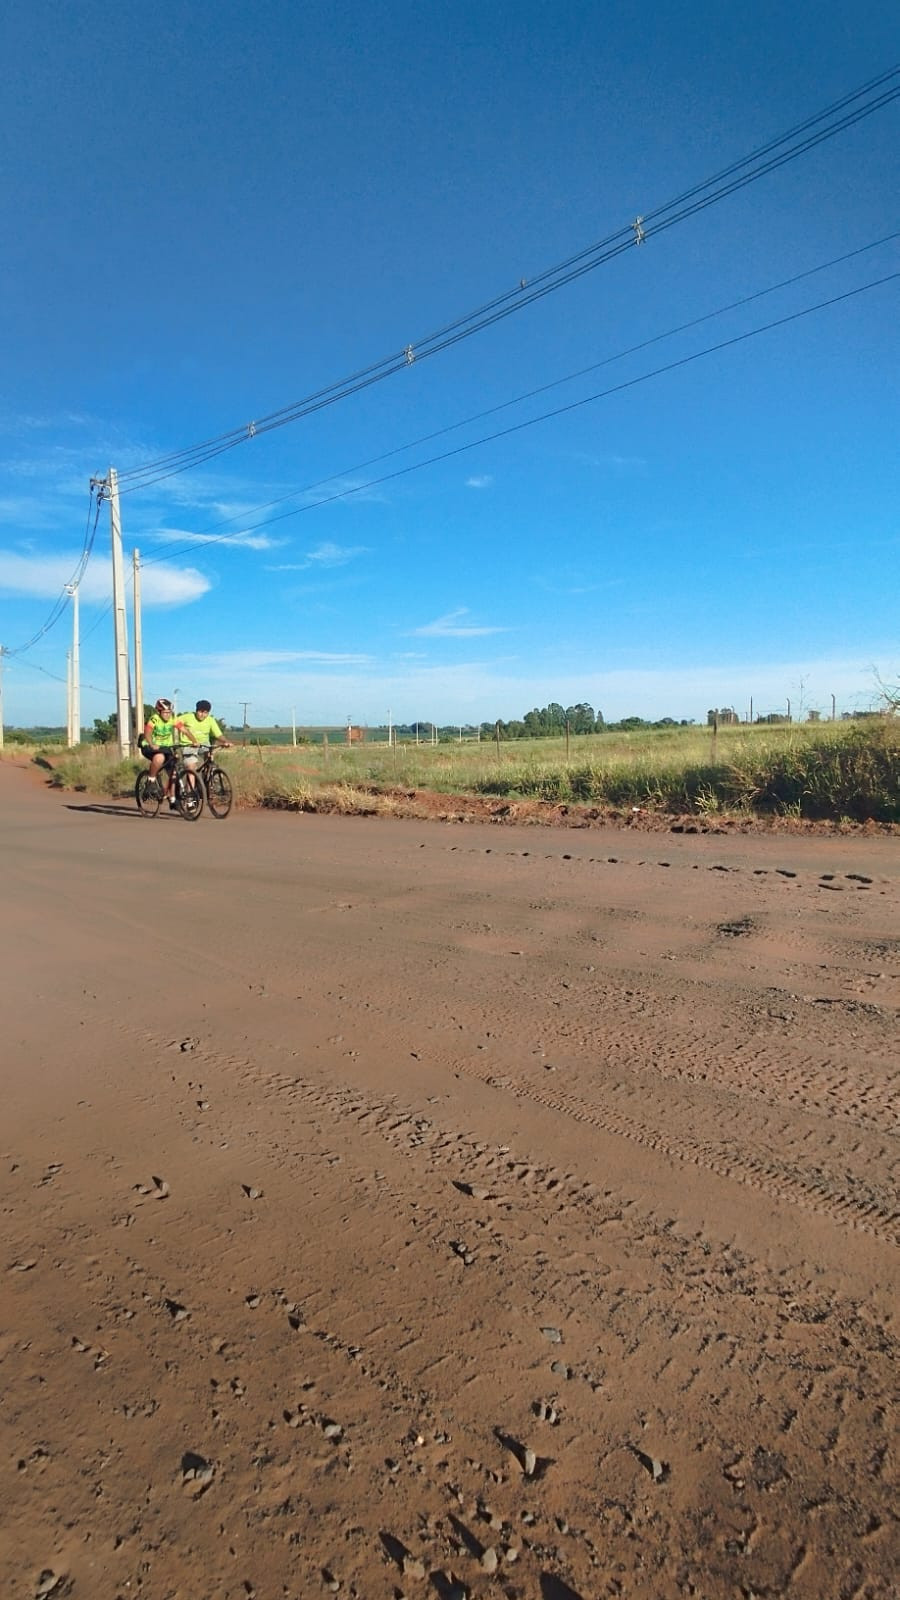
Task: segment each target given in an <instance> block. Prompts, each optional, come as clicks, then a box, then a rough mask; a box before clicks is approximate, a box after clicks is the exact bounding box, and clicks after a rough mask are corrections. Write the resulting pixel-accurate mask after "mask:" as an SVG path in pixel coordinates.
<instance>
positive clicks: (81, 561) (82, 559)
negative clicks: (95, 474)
mask: <svg viewBox="0 0 900 1600" xmlns="http://www.w3.org/2000/svg"><path fill="white" fill-rule="evenodd" d="M93 498H94V489H93V485H92V486H91V489H90V493H89V496H88V515H87V524H86V526H85V530H84V539H83V542H82V547H81V555H80V556H79V558H78V564H77V566H76V568H75V571H74V572H73V573H72V576H71V578H70V579H69V580H68V582H67V583H64V584H63V587H62V589H61V590H60V593H59V595H58V596H57V598H56V600H55V601H54V602H53V606H52V609H51V611H50V614H49V616H48V617H47V620H46V621H45V622H43V623H42V624H41V626H40V627H39V628H38V630H37V632H36V633H34V634H32V636H31V638H30V639H28V640H27V641H26V643H25V644H20V645H17V646H16V647H15V648H14V649H12V650H4V652H3V654H4V655H8V656H20V655H24V653H25V651H26V650H30V649H31V648H32V646H33V645H36V644H37V642H38V640H39V639H43V637H44V635H45V634H46V633H49V632H50V629H51V628H53V627H55V626H56V624H57V622H58V621H59V619H60V617H61V616H62V614H63V612H64V611H65V609H66V606H67V605H68V604H69V601H70V600H71V598H72V590H73V589H77V587H78V585H79V584H80V582H81V580H82V578H83V577H84V574H85V572H86V571H87V564H88V562H89V561H90V559H91V552H92V550H93V548H94V539H95V537H96V534H97V523H98V521H99V518H100V504H101V500H100V496H99V495H98V496H97V507H96V511H95V514H94V525H93V527H91V506H92V504H93Z"/></svg>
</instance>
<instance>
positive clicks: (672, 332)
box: [144, 229, 900, 565]
mask: <svg viewBox="0 0 900 1600" xmlns="http://www.w3.org/2000/svg"><path fill="white" fill-rule="evenodd" d="M897 238H900V229H898V230H896V231H895V232H893V233H889V234H885V235H884V236H883V237H882V238H881V239H873V240H871V241H870V242H869V243H868V244H864V245H860V246H859V247H858V248H857V249H855V250H849V251H847V252H846V253H845V254H844V255H840V256H834V257H833V258H832V259H831V260H830V261H823V262H820V263H819V264H818V265H817V266H814V267H808V268H806V269H805V270H804V271H802V272H798V273H795V274H794V275H793V276H792V277H789V278H782V279H781V280H780V281H779V282H778V283H774V284H770V285H769V286H768V287H767V288H765V289H757V290H755V291H754V293H752V294H749V295H743V296H741V298H740V299H738V300H732V301H730V302H729V304H728V305H725V306H719V307H717V309H716V310H714V311H707V312H705V313H704V314H703V315H702V316H699V317H692V318H691V319H690V320H689V321H687V322H682V323H679V324H678V325H677V326H676V327H674V328H669V329H667V330H666V331H665V332H664V333H657V334H654V335H653V336H652V337H651V338H649V339H643V340H641V341H640V342H639V343H638V344H634V345H630V346H629V347H628V348H627V349H625V350H621V351H618V352H617V353H616V354H615V355H610V356H604V357H603V358H602V360H600V361H595V362H592V363H591V364H590V365H589V366H586V367H581V368H580V369H579V370H578V371H577V372H572V373H569V374H567V376H565V377H563V378H555V379H553V380H552V382H550V383H545V384H541V385H539V386H538V387H537V388H535V389H530V390H528V391H527V392H526V393H524V394H520V395H516V396H515V397H514V398H513V399H511V400H504V401H501V402H500V403H499V404H498V405H495V406H489V407H488V408H487V409H486V410H483V411H478V412H476V413H474V415H472V416H470V417H465V418H463V419H462V420H461V421H458V422H451V423H449V424H448V425H447V426H446V427H443V428H437V429H435V430H434V431H433V432H432V433H427V434H423V435H422V436H421V437H420V438H418V439H414V440H411V441H409V442H408V443H407V444H402V445H397V446H395V447H394V448H393V449H391V450H386V451H383V452H382V453H381V454H380V455H377V456H371V457H369V459H368V460H367V461H362V462H357V463H356V465H355V466H352V467H346V468H344V469H343V470H342V471H339V472H334V473H329V475H328V477H326V478H321V479H319V480H318V481H317V482H315V483H310V484H306V485H305V486H304V487H303V488H301V489H295V490H293V491H292V492H291V494H289V495H283V496H280V497H279V498H278V499H276V500H270V501H263V502H262V504H261V505H259V506H255V507H252V508H251V509H250V511H249V512H246V511H245V512H244V513H242V517H241V520H242V521H243V520H244V519H245V518H246V517H247V516H248V515H252V514H253V512H254V511H264V510H267V509H269V507H271V506H275V505H281V504H283V503H284V501H285V500H290V499H294V498H295V497H296V496H297V495H299V494H310V493H312V491H313V490H314V489H318V488H321V487H322V486H323V485H324V484H326V483H331V482H333V481H335V479H341V478H343V477H346V476H348V475H349V474H350V473H353V472H360V471H362V470H363V469H364V468H366V467H369V466H375V465H376V464H377V463H378V462H381V461H386V460H389V459H390V458H391V457H392V456H396V455H400V454H402V453H403V452H404V451H406V450H414V449H417V448H418V447H419V446H420V445H423V444H428V443H430V442H431V440H433V439H437V438H441V437H443V436H444V435H446V434H448V433H453V432H455V431H456V430H457V429H459V428H464V427H468V426H470V425H471V424H472V423H474V422H480V421H482V420H483V419H484V418H485V417H489V416H495V415H496V414H497V413H498V412H500V411H505V410H508V409H509V408H510V407H511V406H515V405H521V404H522V403H523V402H524V401H526V400H531V399H534V398H535V397H536V396H537V395H540V394H546V393H547V392H548V391H549V390H550V389H555V388H559V387H560V386H561V385H562V384H565V383H572V382H574V381H575V380H576V379H577V378H582V377H585V376H586V375H587V374H588V373H590V372H596V371H597V370H598V369H599V368H602V367H605V366H610V365H612V364H613V363H614V362H616V361H621V360H624V359H625V358H626V357H627V356H630V355H634V354H636V353H637V352H638V351H640V350H646V349H648V348H650V347H651V346H652V345H655V344H660V343H662V342H663V341H664V340H666V339H671V338H673V337H675V336H676V335H677V334H679V333H684V332H686V331H687V330H689V329H691V328H695V327H698V326H700V325H701V324H702V323H705V322H709V321H711V320H712V319H713V318H715V317H720V316H724V315H725V314H726V313H727V312H729V311H734V310H737V309H739V308H740V307H742V306H745V305H749V304H751V303H752V302H753V301H756V300H760V299H762V298H763V297H764V296H766V295H770V294H775V293H776V292H777V291H778V290H780V289H785V288H789V287H791V286H792V285H793V284H796V283H799V282H801V281H802V280H803V279H805V278H810V277H813V276H815V275H816V274H817V273H820V272H825V271H827V270H828V269H829V268H831V267H835V266H839V265H841V264H843V263H844V262H846V261H850V260H853V259H854V258H855V257H856V256H859V255H863V254H865V253H866V252H867V251H869V250H874V249H876V248H878V247H879V246H880V245H883V244H889V243H891V242H892V241H893V240H895V239H897ZM831 303H832V302H831V301H826V302H823V304H831ZM812 309H816V308H815V307H814V308H812ZM798 314H801V315H803V314H805V313H798ZM714 348H718V347H714ZM661 370H662V369H661ZM665 370H667V369H665ZM604 392H608V393H614V392H615V390H610V391H604ZM555 414H556V413H553V412H550V413H547V415H551V416H552V415H555ZM535 420H540V419H535ZM500 437H502V434H496V435H490V436H489V438H500ZM475 442H476V443H479V442H484V441H475ZM466 448H470V447H469V446H466ZM442 459H444V458H443V457H442V456H436V457H430V458H429V461H437V460H442ZM428 464H429V463H428V462H422V463H417V466H418V465H422V466H425V465H428ZM391 476H393V474H392V475H391ZM385 481H387V480H386V479H384V478H377V479H374V480H370V481H369V482H367V483H365V484H361V485H359V486H358V488H356V487H354V488H351V489H347V490H343V491H341V492H340V493H339V494H336V495H332V496H329V497H327V498H326V499H323V500H317V501H314V502H312V503H311V504H310V505H307V506H298V507H295V508H294V510H293V511H289V512H285V513H283V514H282V515H280V516H277V517H268V518H266V519H265V520H264V521H262V522H256V523H250V524H246V522H245V523H244V528H243V530H242V531H245V532H247V533H252V532H255V531H257V530H258V529H260V528H267V527H270V526H271V525H272V524H273V523H275V522H281V521H284V520H285V519H286V518H287V517H291V516H298V515H300V513H301V512H303V511H307V510H313V509H315V507H316V506H318V505H326V504H330V503H331V501H332V500H334V499H340V498H343V497H344V496H346V495H350V494H354V493H357V492H360V491H361V490H364V489H366V488H372V487H374V486H376V485H377V484H380V483H383V482H385ZM236 520H238V519H237V518H234V517H228V518H226V519H225V523H231V522H234V521H236ZM225 523H214V524H213V525H212V528H211V529H210V530H208V531H209V532H210V534H211V535H212V537H210V538H205V537H203V536H202V535H201V536H200V539H201V541H202V542H201V544H200V546H199V547H200V548H201V549H203V548H205V547H206V546H208V545H211V544H219V543H223V542H227V541H228V540H229V539H233V538H234V537H235V535H234V534H222V535H221V536H220V537H218V538H217V537H216V536H215V530H216V529H217V528H219V527H223V526H224V525H225ZM197 548H198V544H197V541H196V540H194V541H192V542H191V543H190V544H179V542H178V540H172V541H171V542H170V543H169V544H166V545H163V546H162V548H161V549H160V550H158V551H157V552H156V553H155V554H154V555H152V556H149V557H146V558H145V562H144V564H145V565H151V564H153V563H154V562H158V561H163V560H165V559H166V558H167V557H172V556H178V555H185V554H188V553H193V552H195V551H196V550H197Z"/></svg>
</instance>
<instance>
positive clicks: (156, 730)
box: [140, 696, 199, 806]
mask: <svg viewBox="0 0 900 1600" xmlns="http://www.w3.org/2000/svg"><path fill="white" fill-rule="evenodd" d="M176 736H177V737H178V738H179V739H181V738H183V737H187V740H188V742H189V743H190V744H198V743H199V740H198V739H196V738H195V737H194V735H193V734H192V733H191V732H190V730H189V728H188V727H187V721H186V718H184V717H176V715H175V708H174V706H173V705H172V702H171V700H166V699H164V698H163V697H162V696H160V698H159V699H158V700H157V702H156V705H155V706H154V708H153V713H152V715H151V716H150V717H148V718H147V721H146V723H145V724H144V736H143V738H142V739H141V741H140V751H141V755H143V756H146V757H147V760H148V761H149V762H150V776H151V778H156V779H157V780H159V779H160V773H161V772H162V769H163V767H165V768H166V774H167V776H166V783H165V787H164V790H163V792H164V794H165V795H166V796H167V797H168V801H169V805H170V806H174V804H175V798H174V795H173V794H172V775H173V768H174V765H175V755H174V750H175V739H176ZM160 781H161V780H160Z"/></svg>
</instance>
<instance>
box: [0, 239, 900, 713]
mask: <svg viewBox="0 0 900 1600" xmlns="http://www.w3.org/2000/svg"><path fill="white" fill-rule="evenodd" d="M893 237H895V235H888V236H886V238H893ZM883 242H885V241H884V240H876V241H873V244H872V245H865V246H862V247H860V251H851V252H850V255H856V254H859V253H861V251H862V250H866V249H870V248H874V245H875V244H877V243H883ZM843 259H845V258H843V257H838V258H836V260H843ZM831 264H833V263H822V265H821V266H820V267H813V268H810V269H808V271H807V272H805V273H799V274H797V275H796V278H792V279H785V280H784V284H787V283H793V282H796V281H797V278H800V277H806V276H809V275H811V274H812V273H814V272H818V271H821V270H824V268H825V267H826V266H828V265H831ZM897 279H900V271H897V272H891V273H887V274H885V275H884V276H883V277H881V278H876V279H873V280H872V281H870V282H869V283H864V284H860V285H858V286H857V287H856V288H854V289H848V290H845V291H844V292H843V293H842V294H838V295H833V296H831V297H830V298H829V299H827V300H820V301H817V302H816V303H815V304H814V305H811V306H805V307H803V308H802V309H801V310H799V311H793V312H790V313H788V314H787V315H785V316H783V317H777V318H775V319H773V320H772V321H771V322H766V323H762V324H760V326H758V327H756V328H750V329H748V330H747V331H746V332H744V333H739V334H734V335H733V336H732V337H731V338H728V339H722V340H719V341H718V342H717V343H716V344H712V345H707V346H705V347H704V348H703V349H702V350H695V351H693V352H691V353H690V354H689V355H686V356H681V357H679V358H678V359H677V360H675V361H669V362H666V363H665V364H664V365H663V366H660V367H654V368H653V369H652V370H651V371H649V372H645V373H641V374H639V375H638V376H637V377H634V378H627V379H624V380H623V381H622V382H621V383H618V384H613V385H611V386H610V388H608V389H602V390H599V391H598V392H597V393H595V394H590V395H585V396H583V397H582V398H581V399H579V400H573V401H571V402H570V403H569V404H568V405H564V406H557V407H555V408H554V409H553V410H551V411H544V412H541V413H540V415H538V416H536V417H529V418H527V419H526V420H525V421H524V422H517V423H513V424H511V425H510V427H508V428H501V429H499V430H498V431H497V432H495V433H490V434H485V435H483V436H482V437H481V438H479V439H472V440H469V441H467V442H466V443H465V444H461V445H456V446H455V447H454V448H453V449H452V450H444V451H441V452H440V453H439V454H437V455H433V456H428V457H427V458H426V459H425V460H424V461H416V462H412V463H411V464H410V465H409V466H406V467H398V468H397V469H396V470H395V471H394V472H388V473H384V474H382V475H381V476H380V477H378V478H371V479H369V480H368V481H367V482H365V483H361V484H355V485H353V486H352V487H351V488H348V489H341V490H337V491H336V492H335V493H334V494H331V495H324V496H322V498H321V499H319V500H315V501H311V502H310V503H309V504H307V505H303V506H296V507H294V509H293V510H291V511H285V512H282V513H280V514H279V515H278V516H277V517H270V518H268V519H266V521H264V522H261V523H256V524H254V525H253V527H256V528H266V527H270V526H271V525H272V524H273V523H275V522H282V521H285V520H286V519H287V518H289V517H295V516H300V515H301V514H302V513H303V512H305V511H314V510H316V509H318V508H319V507H320V506H324V505H331V504H333V503H334V502H335V501H337V500H346V499H349V498H351V496H353V495H355V494H361V493H364V492H365V491H366V490H367V489H373V488H377V487H379V486H380V485H382V484H384V483H390V482H392V481H394V480H395V479H397V478H402V477H407V476H409V475H410V474H411V473H413V472H419V471H421V470H422V469H423V468H424V467H429V466H434V465H436V464H437V463H439V462H441V461H447V460H451V459H452V458H453V457H455V456H458V455H463V454H465V453H466V452H468V451H469V450H476V449H478V448H480V446H482V445H485V444H491V443H494V442H495V441H496V440H498V439H505V438H508V437H510V436H511V435H513V434H516V433H521V432H524V430H525V429H526V428H533V427H536V426H537V424H538V423H540V422H547V421H550V420H551V419H553V418H554V417H560V416H565V415H567V414H568V413H569V412H571V411H577V410H579V409H580V408H581V407H582V406H586V405H591V404H593V403H594V402H596V401H598V400H605V399H608V398H609V397H610V396H612V395H614V394H621V393H623V392H624V391H625V390H627V389H632V388H636V387H637V386H638V385H639V384H642V383H647V382H649V380H650V379H651V378H657V377H661V376H663V375H664V374H666V373H669V372H675V371H677V370H678V369H679V368H681V367H686V366H689V365H691V364H692V363H693V362H695V361H699V360H701V359H703V358H704V357H706V356H709V355H714V354H716V353H717V352H718V351H721V350H727V349H730V348H731V347H733V346H734V345H738V344H743V343H745V342H746V341H747V340H748V339H754V338H756V337H757V336H758V335H759V334H762V333H768V332H770V331H771V330H772V329H774V328H781V327H785V326H787V325H788V324H790V323H792V322H797V321H799V320H801V319H802V318H803V317H808V316H811V315H812V314H813V313H814V312H816V311H823V310H826V309H828V308H829V307H831V306H835V305H840V304H842V303H843V302H844V301H846V300H852V299H854V298H855V297H856V296H858V295H861V294H866V293H867V292H868V291H869V290H871V289H878V288H882V287H883V286H884V285H885V284H888V283H893V282H895V281H896V280H897ZM784 284H781V285H773V286H772V288H770V289H763V290H759V291H757V293H756V294H754V295H748V296H746V297H745V299H744V300H742V301H735V302H734V305H741V304H746V303H747V301H749V300H754V299H758V298H759V297H760V296H761V295H764V294H770V293H772V292H773V291H774V289H775V288H778V287H783V286H784ZM722 309H732V308H731V307H726V308H722ZM720 314H721V311H718V312H709V313H707V315H706V316H704V317H698V318H695V319H694V320H693V321H692V322H691V323H685V324H683V327H685V328H687V327H692V326H696V324H697V323H698V322H704V321H707V320H709V318H710V317H713V316H717V315H720ZM671 331H672V332H677V331H681V329H677V330H671ZM668 337H670V334H658V335H656V336H655V338H654V339H650V340H645V341H644V343H643V345H636V346H633V347H632V348H633V349H635V350H637V349H641V348H644V347H645V346H646V345H648V344H653V343H657V342H658V341H659V340H661V339H664V338H668ZM617 359H619V358H618V357H616V356H610V357H607V358H606V359H605V361H603V362H598V363H596V364H595V366H603V365H606V364H607V363H608V362H610V361H614V360H617ZM583 370H584V371H585V372H587V371H591V370H594V368H585V369H583ZM580 375H581V374H573V376H580ZM567 381H569V380H568V379H558V380H556V382H557V383H564V382H567ZM555 386H556V384H547V385H544V386H543V389H544V390H546V389H548V388H553V387H555ZM541 392H543V390H534V391H532V394H537V393H541ZM519 398H520V399H524V398H529V396H520V397H519ZM516 403H517V402H516V401H506V402H504V404H503V405H502V406H498V407H494V408H492V410H495V411H496V410H502V409H504V408H505V406H508V405H514V404H516ZM486 414H489V413H486ZM468 420H470V421H473V420H477V419H476V418H470V419H468ZM464 425H465V424H462V423H454V424H451V427H450V428H448V429H442V430H439V432H449V431H451V429H452V428H455V427H459V426H464ZM429 437H433V436H429ZM420 442H424V441H420ZM407 448H413V446H400V447H399V449H400V450H402V449H407ZM396 453H397V451H391V452H388V454H396ZM375 459H383V458H375ZM325 481H329V480H325ZM301 492H302V491H301ZM98 510H99V508H98ZM248 531H251V530H248ZM226 537H227V536H226ZM216 542H218V541H217V540H215V539H211V540H210V541H209V543H211V544H213V543H216ZM195 549H196V545H193V544H192V545H188V546H186V547H184V548H183V549H182V550H180V551H179V550H176V551H170V552H169V554H176V555H177V554H184V553H186V552H187V551H193V550H195ZM164 558H165V557H164V554H163V553H160V554H158V555H157V556H151V557H149V558H147V559H145V560H144V562H143V565H145V566H149V565H151V564H153V563H154V562H156V561H161V560H163V559H164ZM111 610H112V602H111V601H110V602H108V603H107V605H106V606H105V607H104V608H103V610H102V611H101V612H100V614H99V615H98V617H97V618H96V620H95V621H94V622H93V623H92V625H91V627H90V628H89V629H88V630H87V632H86V633H85V634H84V635H83V636H82V637H83V639H87V638H89V637H90V635H91V634H92V633H93V632H94V631H95V630H96V629H97V628H98V627H99V625H100V623H101V622H102V621H103V620H104V619H105V617H106V616H108V614H109V612H110V611H111ZM22 648H25V647H22ZM14 653H15V654H18V653H21V652H6V651H4V654H14ZM30 664H31V663H26V665H30ZM38 670H39V671H45V670H46V669H45V668H38ZM49 675H50V676H55V674H49ZM59 681H60V682H62V681H63V680H62V679H60V680H59ZM86 687H88V688H92V687H95V686H93V685H90V684H89V685H86ZM98 692H100V693H104V694H106V693H109V692H110V691H108V690H105V689H104V690H100V691H98Z"/></svg>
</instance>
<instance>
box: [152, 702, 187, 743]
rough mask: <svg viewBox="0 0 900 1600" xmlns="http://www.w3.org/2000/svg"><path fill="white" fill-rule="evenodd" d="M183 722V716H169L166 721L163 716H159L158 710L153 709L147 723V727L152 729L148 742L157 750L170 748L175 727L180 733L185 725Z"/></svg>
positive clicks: (184, 720)
mask: <svg viewBox="0 0 900 1600" xmlns="http://www.w3.org/2000/svg"><path fill="white" fill-rule="evenodd" d="M185 722H186V719H185V718H184V717H169V720H168V722H167V721H166V719H165V717H161V716H160V714H159V712H158V711H154V713H153V715H152V717H151V718H150V719H149V721H148V723H147V727H148V728H150V729H152V732H151V734H150V743H151V744H152V745H153V746H154V747H155V748H156V749H157V750H168V749H170V747H171V746H172V745H173V744H174V743H175V732H176V729H177V731H178V732H179V733H181V732H182V731H183V729H184V727H185Z"/></svg>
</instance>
